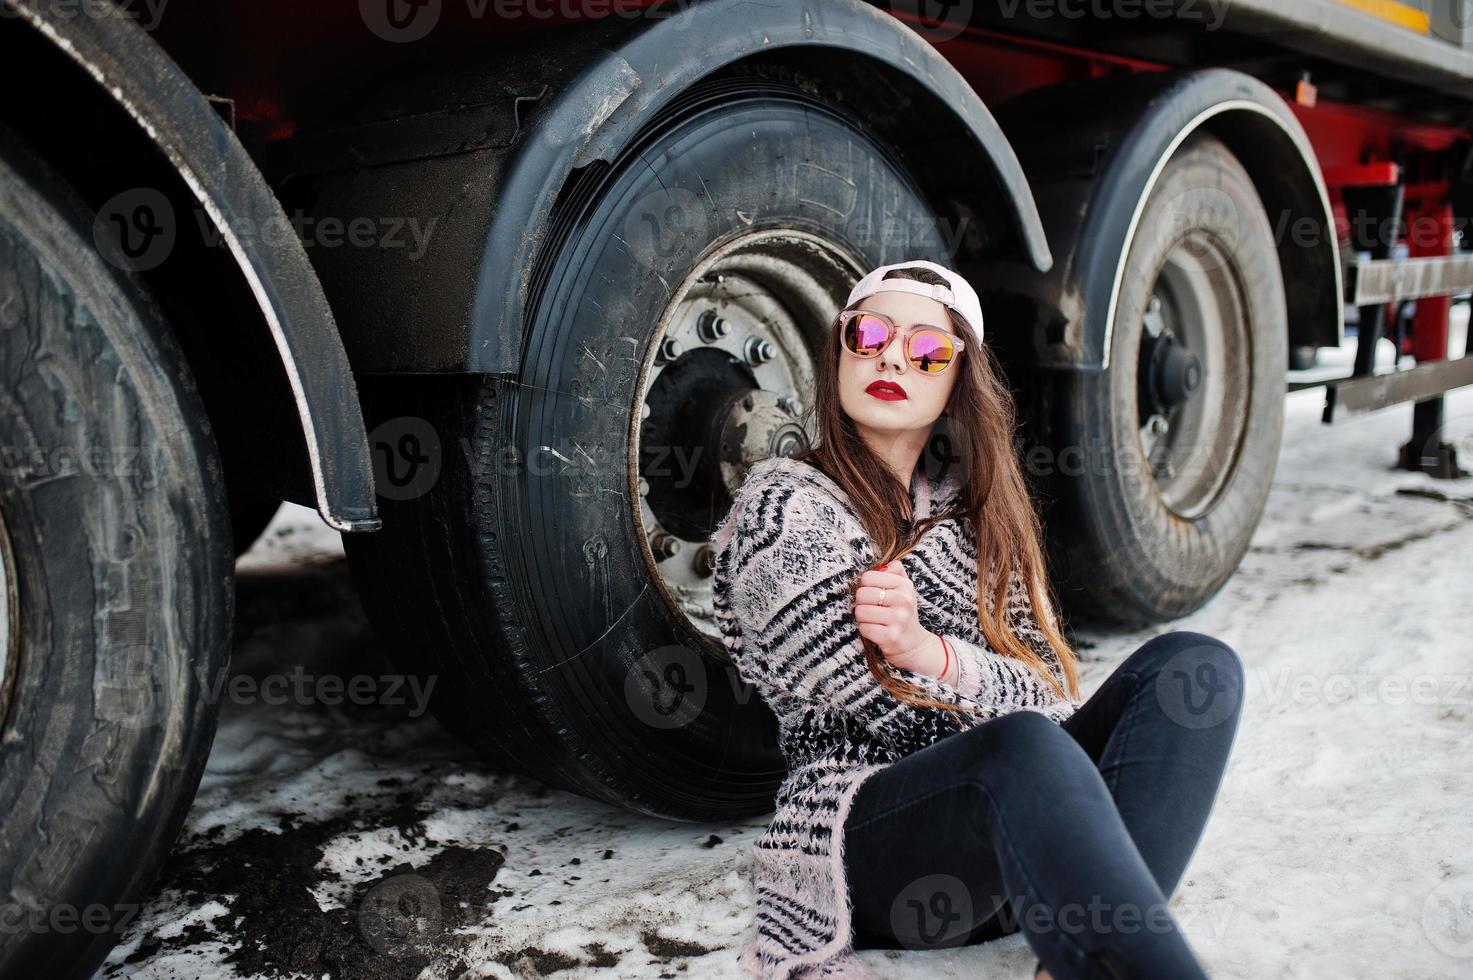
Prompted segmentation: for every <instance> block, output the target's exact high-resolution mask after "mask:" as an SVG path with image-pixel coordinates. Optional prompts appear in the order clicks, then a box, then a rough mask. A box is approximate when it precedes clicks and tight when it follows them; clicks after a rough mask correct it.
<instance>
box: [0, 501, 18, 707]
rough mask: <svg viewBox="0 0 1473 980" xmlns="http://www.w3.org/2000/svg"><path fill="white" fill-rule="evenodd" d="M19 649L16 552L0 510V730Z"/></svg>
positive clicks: (8, 700)
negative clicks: (12, 546) (12, 548)
mask: <svg viewBox="0 0 1473 980" xmlns="http://www.w3.org/2000/svg"><path fill="white" fill-rule="evenodd" d="M19 649H20V588H19V583H18V582H17V581H16V573H15V553H14V552H13V551H12V550H11V544H10V534H9V532H8V531H7V530H6V528H5V514H4V513H3V512H0V730H3V729H4V726H5V719H6V718H7V717H9V714H10V692H11V688H12V686H13V684H14V680H15V659H16V654H17V651H19Z"/></svg>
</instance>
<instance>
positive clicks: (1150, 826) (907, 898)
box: [844, 630, 1243, 980]
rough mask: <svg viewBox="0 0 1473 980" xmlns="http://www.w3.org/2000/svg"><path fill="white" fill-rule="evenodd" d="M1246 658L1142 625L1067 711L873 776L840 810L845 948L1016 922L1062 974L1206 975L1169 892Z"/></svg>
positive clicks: (1210, 783)
mask: <svg viewBox="0 0 1473 980" xmlns="http://www.w3.org/2000/svg"><path fill="white" fill-rule="evenodd" d="M1242 700H1243V668H1242V663H1241V661H1240V660H1239V658H1238V655H1237V653H1236V652H1234V651H1233V649H1232V648H1231V647H1229V646H1228V645H1227V644H1225V643H1223V642H1222V641H1221V640H1217V639H1215V638H1213V637H1210V636H1207V635H1205V634H1202V633H1193V632H1189V631H1186V630H1176V631H1172V632H1169V633H1163V634H1161V635H1159V636H1155V637H1152V638H1151V639H1150V640H1148V641H1147V642H1145V643H1143V644H1141V646H1140V647H1139V648H1138V649H1137V650H1136V651H1135V652H1134V653H1132V654H1131V655H1130V656H1129V657H1127V658H1126V659H1125V660H1124V661H1123V662H1121V663H1120V664H1119V666H1117V667H1116V668H1115V669H1114V671H1113V672H1112V673H1111V674H1110V676H1109V677H1107V678H1106V679H1105V681H1104V683H1103V684H1101V685H1100V687H1099V688H1098V689H1097V690H1096V691H1095V692H1094V693H1093V694H1092V695H1090V697H1089V698H1088V699H1087V700H1085V702H1084V703H1083V704H1082V705H1080V707H1079V709H1078V710H1077V711H1076V712H1075V713H1074V714H1073V715H1072V716H1071V717H1069V718H1068V719H1066V720H1065V721H1064V722H1063V724H1057V723H1055V722H1053V721H1050V720H1049V719H1048V718H1045V717H1044V716H1043V715H1041V714H1038V713H1037V712H1033V711H1017V712H1013V713H1011V714H1007V715H1003V716H1002V717H1000V718H994V719H992V720H991V721H987V722H984V723H983V724H981V725H978V726H976V727H975V728H970V729H967V730H965V731H962V732H959V733H958V734H956V735H952V736H949V737H947V738H944V739H942V740H941V741H939V742H936V743H935V744H933V745H930V746H928V747H926V748H925V749H922V750H921V751H919V752H915V753H913V754H911V755H909V756H906V757H905V758H903V759H901V760H899V761H898V762H896V763H894V764H893V765H891V766H890V767H889V768H887V769H885V770H883V771H881V772H879V773H876V774H875V775H873V776H871V777H870V778H869V779H867V780H866V781H865V782H864V783H863V784H862V785H861V786H860V788H859V791H858V793H856V795H855V797H854V803H853V806H852V807H851V809H850V811H849V814H848V816H847V817H846V818H845V822H844V831H845V834H844V838H845V839H844V864H845V868H846V871H847V873H848V877H849V891H850V897H851V900H852V903H853V909H854V928H855V942H854V945H855V948H857V949H872V948H888V949H898V948H911V949H917V948H937V947H942V946H960V945H964V944H968V943H975V942H980V941H983V940H986V939H992V938H996V937H998V936H1001V935H1005V934H1007V933H1011V932H1014V931H1016V930H1017V929H1019V928H1022V930H1023V932H1024V935H1025V937H1026V938H1027V940H1028V945H1029V946H1030V947H1032V949H1033V951H1034V952H1035V953H1036V954H1037V956H1038V959H1039V960H1041V961H1042V963H1043V965H1044V967H1046V968H1047V969H1048V971H1049V973H1050V974H1052V975H1053V977H1054V978H1055V980H1066V978H1072V977H1090V978H1111V980H1114V978H1122V977H1170V978H1173V980H1185V978H1191V977H1205V976H1206V974H1205V973H1204V972H1203V970H1202V966H1201V964H1199V963H1198V962H1197V959H1196V957H1195V956H1194V955H1193V953H1192V951H1191V948H1190V947H1189V946H1188V945H1187V941H1186V939H1185V937H1183V935H1182V933H1181V930H1180V929H1179V928H1178V926H1177V923H1176V920H1175V917H1174V916H1172V914H1171V912H1170V910H1169V909H1168V907H1167V904H1166V903H1167V899H1168V898H1169V897H1170V895H1171V894H1172V892H1173V891H1174V890H1175V889H1176V885H1177V882H1178V881H1180V880H1181V876H1182V872H1183V871H1184V870H1185V868H1186V866H1187V861H1188V860H1189V859H1190V858H1191V856H1192V853H1193V851H1194V850H1195V849H1196V846H1197V841H1198V840H1199V839H1200V838H1201V835H1202V830H1203V827H1204V826H1205V825H1206V822H1207V816H1208V814H1209V813H1210V812H1211V810H1212V805H1213V801H1214V800H1215V798H1216V796H1217V787H1218V785H1219V784H1220V783H1221V781H1222V774H1223V769H1224V767H1225V766H1226V764H1227V758H1228V753H1229V751H1230V749H1231V747H1232V743H1233V738H1234V734H1235V733H1236V731H1237V726H1238V715H1239V713H1240V710H1241V707H1242Z"/></svg>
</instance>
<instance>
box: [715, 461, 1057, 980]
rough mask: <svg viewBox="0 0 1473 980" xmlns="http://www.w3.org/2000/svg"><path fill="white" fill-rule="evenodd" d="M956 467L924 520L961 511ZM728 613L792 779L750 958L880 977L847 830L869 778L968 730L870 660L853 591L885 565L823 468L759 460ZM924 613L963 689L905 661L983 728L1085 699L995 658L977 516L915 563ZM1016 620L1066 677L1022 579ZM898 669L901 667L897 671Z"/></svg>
mask: <svg viewBox="0 0 1473 980" xmlns="http://www.w3.org/2000/svg"><path fill="white" fill-rule="evenodd" d="M960 493H961V487H960V485H959V478H958V477H957V476H956V473H955V470H953V471H952V475H951V476H950V477H949V478H944V479H942V480H940V481H938V482H936V483H934V484H933V482H932V481H931V480H929V479H928V478H927V477H926V475H925V474H924V473H923V472H918V473H917V475H916V480H915V485H914V486H913V488H912V490H911V494H912V501H913V505H914V517H915V519H916V520H919V519H920V518H922V517H925V516H927V515H929V514H933V513H936V512H937V511H939V510H943V509H945V508H946V507H947V506H949V505H951V504H954V503H955V501H956V500H957V499H958V497H959V495H960ZM712 547H713V548H714V549H715V552H716V564H715V574H714V579H713V586H712V588H713V599H714V611H715V616H716V621H717V624H718V626H719V628H720V631H721V634H722V639H723V643H724V645H725V647H726V649H727V651H728V653H729V655H730V657H731V660H732V663H733V665H734V666H735V667H736V669H737V673H738V675H739V676H740V677H741V679H742V680H743V681H744V682H747V683H750V684H752V685H753V686H754V687H755V689H756V691H757V693H758V694H759V695H760V696H761V697H762V698H763V700H764V701H765V702H767V704H768V706H769V707H770V708H771V709H772V711H773V713H774V714H775V715H776V716H777V719H778V723H779V734H778V737H779V746H780V748H781V750H782V752H783V755H784V757H785V758H786V760H787V762H788V774H787V776H786V778H785V779H784V781H783V783H782V786H781V787H780V788H779V790H778V792H777V796H776V798H775V800H774V809H775V812H774V814H773V818H772V821H771V823H770V824H769V825H768V828H767V831H766V832H765V833H764V834H763V835H762V836H761V837H760V838H759V839H758V840H757V841H756V843H755V844H754V846H753V850H754V853H755V861H754V886H755V887H754V891H755V894H756V910H755V915H754V918H755V922H756V930H755V934H754V935H751V936H749V938H748V940H747V941H746V942H745V944H744V945H743V948H742V950H741V955H740V961H741V964H742V966H743V967H744V968H745V970H746V971H747V972H749V973H751V974H753V975H755V976H759V977H764V978H777V980H786V978H788V977H802V978H814V977H854V978H872V977H873V974H872V973H870V971H869V970H868V969H866V968H865V967H864V965H863V963H862V962H861V961H860V960H859V959H858V958H857V957H856V956H855V955H854V951H853V930H852V924H851V920H850V902H849V889H848V883H847V880H846V876H845V871H844V862H843V839H842V838H843V823H844V818H845V816H846V815H847V813H848V812H849V807H850V804H851V802H852V801H853V799H854V794H855V791H857V790H858V789H859V786H860V784H861V783H863V782H864V780H865V779H867V778H868V777H870V776H872V775H874V774H875V773H877V772H880V771H881V770H883V769H885V768H886V767H887V766H888V765H890V764H891V763H893V762H895V761H897V760H898V759H901V758H904V757H905V756H907V755H909V754H911V753H912V752H916V751H919V750H920V749H923V748H925V747H926V746H928V745H931V744H932V743H934V742H936V741H938V740H940V739H942V738H946V737H947V736H948V735H952V734H955V733H956V732H958V731H960V730H961V729H960V728H959V727H958V721H954V720H952V715H951V713H950V712H948V711H944V710H942V709H939V708H915V707H912V706H910V705H907V704H905V703H903V702H901V701H899V700H897V699H896V698H895V697H894V696H893V695H891V694H890V693H889V692H888V691H886V690H885V689H884V688H882V687H880V686H879V685H878V684H877V683H875V681H874V678H873V677H872V676H871V675H870V673H869V670H868V668H867V667H866V666H865V663H864V652H863V648H862V647H861V645H860V634H859V630H858V627H857V624H856V621H855V619H854V603H853V595H852V592H851V586H852V584H853V582H854V580H855V579H857V578H858V577H859V575H860V573H862V572H864V571H866V570H867V569H869V568H870V567H872V566H873V564H874V562H875V559H876V556H875V554H874V550H873V545H872V543H871V542H870V540H869V536H868V535H867V533H866V532H865V530H864V527H863V525H862V524H861V523H860V522H859V519H858V517H857V516H856V515H855V514H854V512H853V511H852V510H851V509H850V506H849V500H848V495H847V494H846V493H845V492H844V491H843V489H842V488H841V487H840V486H839V485H838V484H837V483H835V482H834V481H833V480H831V479H830V478H829V477H828V476H827V475H825V474H824V473H823V472H822V471H821V470H819V469H818V468H817V467H815V466H812V465H811V464H808V463H801V462H798V461H795V460H792V459H789V458H787V457H781V456H780V457H773V458H769V459H765V460H762V461H760V462H758V463H757V464H756V465H754V466H753V467H752V468H751V470H750V472H749V474H748V477H747V480H746V482H745V483H743V484H742V486H741V487H740V488H739V490H738V491H737V493H736V495H735V500H734V502H733V505H732V508H731V510H730V512H728V514H727V515H726V517H725V518H723V520H722V522H721V524H720V525H719V526H718V527H717V528H716V530H715V532H714V533H713V535H712ZM901 562H902V564H903V565H904V567H905V571H906V574H907V576H908V577H909V579H910V581H911V583H912V584H913V585H914V586H915V589H916V592H917V594H918V595H919V598H920V601H919V619H920V623H921V625H922V626H923V627H925V628H926V629H928V630H930V631H932V632H934V633H938V634H940V635H943V636H945V637H946V640H947V642H948V643H950V644H951V647H952V650H953V652H954V653H955V655H956V657H957V659H958V661H959V666H960V675H959V679H958V680H957V681H956V682H955V684H954V685H953V684H948V683H943V682H942V681H940V680H938V679H936V678H932V677H929V676H927V675H924V674H921V673H918V672H914V671H910V670H905V669H903V668H897V667H893V666H890V667H889V669H890V670H892V671H893V672H894V673H895V675H896V676H899V677H903V678H905V679H906V680H909V681H911V682H913V683H915V684H917V685H918V686H920V687H921V688H922V689H924V690H925V691H926V693H927V694H929V695H930V696H932V697H934V698H936V699H938V700H944V701H947V702H949V703H952V704H957V705H959V706H961V707H963V708H964V709H965V714H964V715H963V716H962V718H961V721H960V723H961V724H962V725H965V726H974V725H978V724H981V723H982V722H984V721H987V720H989V719H992V718H996V717H999V716H1001V715H1004V714H1007V713H1009V712H1013V711H1019V710H1028V711H1037V712H1040V713H1042V714H1044V715H1046V716H1047V717H1049V718H1051V719H1053V720H1054V721H1056V722H1058V721H1063V720H1064V719H1065V718H1067V717H1068V716H1069V715H1071V714H1073V712H1074V710H1075V709H1076V708H1077V707H1078V706H1079V704H1080V703H1081V702H1080V701H1078V700H1065V699H1062V698H1060V697H1059V696H1058V694H1057V693H1056V692H1055V691H1054V690H1053V688H1052V687H1050V686H1049V685H1048V683H1047V682H1046V681H1045V680H1044V679H1043V678H1042V677H1040V676H1039V675H1038V674H1037V673H1036V672H1035V671H1034V670H1033V669H1032V668H1031V667H1029V666H1028V665H1027V664H1025V663H1023V662H1022V661H1019V660H1017V659H1016V658H1013V657H1007V656H1004V655H1002V654H999V653H997V652H996V651H994V650H993V649H992V648H991V647H990V646H989V645H988V644H987V641H986V639H985V637H984V636H983V634H982V628H981V624H980V623H979V622H978V619H977V611H976V610H977V587H978V582H977V546H976V539H975V536H974V531H973V528H972V523H971V521H970V520H963V521H961V522H958V521H955V520H947V521H943V522H941V523H939V524H937V525H936V526H935V527H933V528H932V529H931V530H930V531H928V532H927V533H926V535H925V537H923V538H922V540H921V542H920V544H919V545H917V547H916V548H915V549H914V550H913V551H912V552H911V553H910V554H908V555H906V556H905V557H904V558H902V559H901ZM1006 617H1007V621H1008V622H1009V624H1010V626H1011V627H1012V628H1013V629H1014V631H1015V633H1016V634H1017V635H1018V638H1019V639H1020V640H1023V641H1024V642H1025V643H1027V644H1028V645H1029V646H1030V647H1032V648H1033V649H1034V650H1037V651H1038V653H1039V654H1040V655H1041V656H1042V657H1043V658H1044V660H1045V662H1046V663H1047V664H1048V665H1049V667H1050V669H1052V670H1053V671H1054V672H1055V673H1056V674H1057V676H1058V677H1059V678H1060V680H1061V682H1062V680H1063V673H1062V670H1061V668H1060V667H1059V662H1058V659H1057V657H1056V656H1055V654H1054V652H1053V649H1052V648H1051V647H1050V646H1049V644H1048V642H1047V640H1046V639H1045V638H1044V635H1043V633H1042V631H1041V629H1040V628H1039V626H1038V623H1037V620H1036V619H1035V618H1034V616H1033V611H1032V606H1031V604H1030V602H1029V599H1028V594H1027V591H1026V588H1025V587H1024V586H1023V582H1022V577H1021V575H1019V574H1017V572H1014V573H1013V575H1012V579H1011V582H1010V591H1009V598H1008V603H1007V609H1006ZM887 666H888V665H887Z"/></svg>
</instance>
